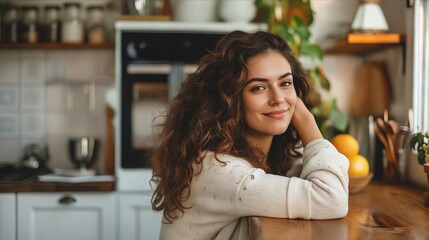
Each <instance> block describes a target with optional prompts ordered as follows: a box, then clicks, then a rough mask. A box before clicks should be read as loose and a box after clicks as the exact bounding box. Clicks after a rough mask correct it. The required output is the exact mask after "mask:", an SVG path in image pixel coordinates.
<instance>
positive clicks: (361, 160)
mask: <svg viewBox="0 0 429 240" xmlns="http://www.w3.org/2000/svg"><path fill="white" fill-rule="evenodd" d="M349 161H350V167H349V171H348V173H349V176H353V177H356V176H366V175H368V174H369V162H368V159H366V158H365V157H364V156H362V155H354V156H352V157H350V158H349Z"/></svg>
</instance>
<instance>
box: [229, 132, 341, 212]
mask: <svg viewBox="0 0 429 240" xmlns="http://www.w3.org/2000/svg"><path fill="white" fill-rule="evenodd" d="M347 170H348V160H347V158H346V157H345V156H344V155H342V154H340V153H338V151H337V150H336V149H335V147H334V146H333V145H332V144H331V143H330V142H329V141H327V140H324V139H318V140H314V141H312V142H310V143H309V144H307V146H306V147H305V149H304V156H303V169H302V172H301V175H300V177H299V178H298V177H292V178H289V177H283V176H277V175H272V174H266V173H265V172H264V171H263V170H261V169H254V170H253V171H251V172H247V174H246V177H245V178H244V180H243V181H242V182H241V184H240V188H239V189H238V190H237V191H238V193H237V209H238V210H239V213H240V214H241V215H244V216H249V215H250V216H252V215H253V216H268V217H282V218H303V219H333V218H340V217H344V216H345V215H346V214H347V211H348V175H347Z"/></svg>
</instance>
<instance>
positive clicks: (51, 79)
mask: <svg viewBox="0 0 429 240" xmlns="http://www.w3.org/2000/svg"><path fill="white" fill-rule="evenodd" d="M0 73H1V74H0V163H1V162H15V163H17V162H18V161H20V157H21V154H22V151H23V149H24V147H25V146H26V145H28V144H30V143H36V144H39V145H42V146H44V145H46V144H47V145H48V148H49V153H50V156H51V160H50V161H49V162H48V163H49V165H50V166H51V167H52V168H73V167H74V166H73V165H72V164H71V162H70V159H69V157H68V144H67V143H68V139H69V138H70V137H78V136H95V137H97V138H99V139H100V141H101V143H103V140H104V132H105V116H104V114H105V112H104V107H105V106H106V103H105V91H106V89H107V88H108V87H110V86H111V85H112V84H113V82H114V81H113V79H114V51H113V50H46V51H44V50H0ZM91 81H95V82H97V83H96V84H95V85H93V87H88V86H89V85H88V84H87V83H88V82H91ZM103 152H104V148H103V145H101V148H100V152H99V156H98V160H97V161H98V162H96V163H95V164H94V166H95V168H96V170H102V168H103V167H104V164H103V161H102V160H103V158H104V153H103Z"/></svg>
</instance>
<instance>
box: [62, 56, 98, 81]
mask: <svg viewBox="0 0 429 240" xmlns="http://www.w3.org/2000/svg"><path fill="white" fill-rule="evenodd" d="M96 53H97V52H95V51H92V50H87V51H70V52H67V55H66V56H65V59H64V60H65V61H66V62H67V65H66V76H65V77H66V78H67V79H79V80H83V81H92V80H94V78H95V77H96V76H97V71H96V69H97V62H98V61H102V60H101V59H97V54H96Z"/></svg>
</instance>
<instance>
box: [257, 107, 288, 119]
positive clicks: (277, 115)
mask: <svg viewBox="0 0 429 240" xmlns="http://www.w3.org/2000/svg"><path fill="white" fill-rule="evenodd" d="M288 110H289V109H284V110H276V111H271V112H266V113H262V114H263V115H264V116H266V117H269V118H274V119H283V118H284V117H285V116H286V112H287V111H288Z"/></svg>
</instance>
